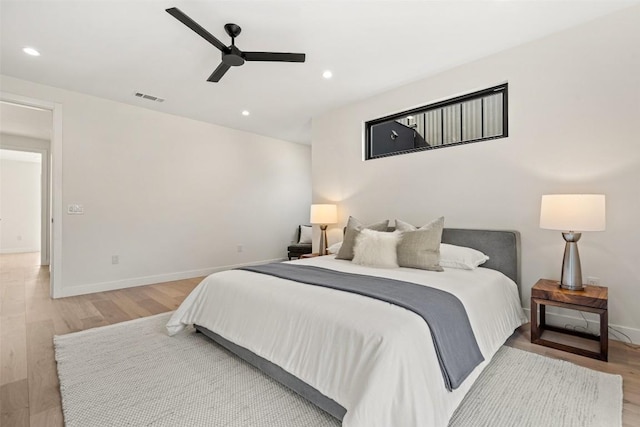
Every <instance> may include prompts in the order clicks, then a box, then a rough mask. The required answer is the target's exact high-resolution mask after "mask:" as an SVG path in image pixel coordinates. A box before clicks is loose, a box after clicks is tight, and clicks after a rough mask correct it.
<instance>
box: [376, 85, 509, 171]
mask: <svg viewBox="0 0 640 427" xmlns="http://www.w3.org/2000/svg"><path fill="white" fill-rule="evenodd" d="M495 93H502V131H503V132H502V134H500V135H494V136H487V137H481V138H476V139H471V140H467V141H458V142H452V143H448V144H440V145H433V146H427V147H417V148H412V149H410V150H400V151H394V152H391V153H385V154H378V155H376V156H372V155H371V144H372V141H371V128H372V126H375V125H378V124H380V123H384V122H388V121H392V120H397V119H402V118H405V117H407V116H411V115H417V114H423V113H427V112H429V111H432V110H439V109H443V108H444V107H448V106H451V105H456V104H458V105H460V108H462V104H463V103H464V102H467V101H472V100H474V99H481V98H484V97H486V96H488V95H492V94H495ZM508 95H509V84H508V83H503V84H500V85H497V86H493V87H490V88H487V89H482V90H479V91H476V92H472V93H468V94H466V95H460V96H456V97H454V98H450V99H446V100H444V101H439V102H435V103H433V104H427V105H423V106H420V107H416V108H412V109H411V110H406V111H402V112H400V113H396V114H392V115H389V116H385V117H381V118H379V119H374V120H370V121H368V122H365V161H366V160H373V159H380V158H384V157H390V156H398V155H401V154H409V153H415V152H420V151H427V150H434V149H437V148H445V147H455V146H458V145H465V144H472V143H474V142H481V141H490V140H493V139H500V138H507V137H508V136H509V114H508V110H509V108H508V107H509V96H508ZM440 115H441V117H442V116H444V114H442V113H441V114H440ZM441 120H443V119H441ZM463 120H464V119H463V118H462V114H461V118H460V126H462V122H463ZM461 136H462V132H461ZM442 138H444V133H443V135H442Z"/></svg>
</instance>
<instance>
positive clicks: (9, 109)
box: [0, 102, 53, 140]
mask: <svg viewBox="0 0 640 427" xmlns="http://www.w3.org/2000/svg"><path fill="white" fill-rule="evenodd" d="M52 129H53V117H52V116H51V111H49V110H43V109H41V108H34V107H26V106H22V105H16V104H13V103H9V102H0V132H2V133H8V134H11V135H19V136H27V137H31V138H38V139H46V140H50V139H51V131H52Z"/></svg>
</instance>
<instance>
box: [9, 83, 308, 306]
mask: <svg viewBox="0 0 640 427" xmlns="http://www.w3.org/2000/svg"><path fill="white" fill-rule="evenodd" d="M0 85H1V89H2V91H4V92H7V93H11V94H15V95H21V96H26V97H31V98H36V99H41V100H45V101H49V102H58V103H61V104H62V111H63V129H62V133H63V159H62V162H63V164H62V167H63V174H62V192H63V200H62V204H63V207H64V209H65V211H66V207H67V205H68V204H72V203H73V204H75V203H77V204H82V205H83V206H84V215H67V214H65V215H64V216H63V218H61V220H62V229H63V231H62V269H61V271H62V284H61V296H67V295H75V294H80V293H87V292H95V291H102V290H107V289H115V288H120V287H126V286H136V285H140V284H145V283H156V282H160V281H164V280H175V279H179V278H185V277H195V276H199V275H204V274H207V273H209V272H211V271H215V270H218V269H223V268H226V267H228V266H231V265H238V264H246V263H252V262H259V261H264V260H272V259H280V258H284V257H285V256H286V246H287V245H288V244H289V242H290V240H291V239H292V236H293V234H294V232H295V227H296V226H297V224H299V223H301V222H307V221H308V215H309V204H310V200H311V178H310V162H311V159H310V148H309V147H308V146H304V145H299V144H294V143H289V142H285V141H280V140H276V139H272V138H267V137H263V136H259V135H255V134H250V133H246V132H241V131H237V130H232V129H228V128H224V127H221V126H216V125H212V124H208V123H203V122H198V121H195V120H191V119H186V118H183V117H177V116H172V115H169V114H164V113H159V112H155V111H151V110H147V109H144V108H139V107H134V106H130V105H126V104H121V103H117V102H113V101H108V100H105V99H100V98H96V97H92V96H88V95H84V94H79V93H75V92H70V91H67V90H62V89H57V88H52V87H48V86H43V85H39V84H35V83H32V82H27V81H24V80H19V79H15V78H12V77H8V76H2V77H1V80H0ZM168 102H170V101H168ZM54 161H55V159H54ZM54 220H55V218H54ZM237 245H243V247H244V249H243V252H238V251H237ZM113 255H118V256H119V264H117V265H112V263H111V261H112V256H113Z"/></svg>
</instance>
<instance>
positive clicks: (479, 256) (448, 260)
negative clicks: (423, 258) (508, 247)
mask: <svg viewBox="0 0 640 427" xmlns="http://www.w3.org/2000/svg"><path fill="white" fill-rule="evenodd" d="M488 260H489V257H488V256H486V255H485V254H483V253H482V252H480V251H477V250H475V249H472V248H466V247H464V246H455V245H449V244H447V243H441V244H440V265H441V266H442V267H448V268H461V269H463V270H475V269H476V268H478V267H479V266H480V265H482V264H484V263H485V262H487V261H488Z"/></svg>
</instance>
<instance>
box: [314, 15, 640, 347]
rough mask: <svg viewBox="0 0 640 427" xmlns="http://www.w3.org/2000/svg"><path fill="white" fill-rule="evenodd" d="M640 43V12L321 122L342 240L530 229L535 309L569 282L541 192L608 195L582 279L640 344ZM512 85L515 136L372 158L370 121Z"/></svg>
mask: <svg viewBox="0 0 640 427" xmlns="http://www.w3.org/2000/svg"><path fill="white" fill-rule="evenodd" d="M638 40H640V7H634V8H631V9H627V10H624V11H622V12H619V13H616V14H614V15H610V16H608V17H605V18H602V19H599V20H597V21H593V22H591V23H588V24H585V25H582V26H579V27H576V28H573V29H570V30H567V31H563V32H561V33H557V34H555V35H552V36H549V37H546V38H544V39H541V40H538V41H535V42H532V43H528V44H526V45H523V46H520V47H516V48H513V49H510V50H507V51H504V52H502V53H498V54H495V55H492V56H489V57H486V58H484V59H482V60H479V61H476V62H473V63H469V64H466V65H464V66H461V67H458V68H455V69H452V70H450V71H447V72H444V73H442V74H439V75H436V76H433V77H430V78H427V79H424V80H421V81H417V82H414V83H412V84H409V85H406V86H403V87H400V88H398V89H395V90H392V91H389V92H386V93H383V94H381V95H378V96H374V97H372V98H370V99H367V100H364V101H362V102H358V103H355V104H353V105H349V106H346V107H344V108H340V109H337V110H334V111H331V112H329V113H327V114H324V115H322V116H321V117H317V118H315V119H314V120H313V148H312V163H313V166H312V169H313V193H314V197H313V198H314V202H315V203H318V202H323V201H331V202H337V203H338V204H339V206H340V208H339V210H340V217H341V218H340V219H341V224H340V225H339V226H336V227H333V229H332V230H331V236H330V243H331V242H332V241H335V240H337V239H338V238H339V237H340V227H342V225H343V224H344V223H345V222H346V219H347V217H348V215H354V216H356V217H357V218H361V219H362V220H363V221H365V222H366V221H372V222H373V221H376V220H380V219H383V218H390V219H394V218H401V219H403V220H405V221H409V222H412V223H414V224H416V225H422V224H424V223H425V222H427V221H428V220H430V219H432V218H434V217H437V216H439V215H444V216H445V220H446V226H448V227H466V228H473V227H476V228H494V229H515V230H519V231H520V232H521V233H522V273H523V275H522V277H523V284H522V288H523V292H522V301H523V305H524V306H525V307H529V298H530V287H531V286H532V285H533V284H534V283H535V282H536V281H537V279H538V278H555V279H558V278H559V275H560V268H561V263H562V253H563V248H564V241H563V240H562V237H561V235H560V232H555V231H549V230H542V229H540V228H539V227H538V220H539V211H540V197H541V195H542V194H547V193H563V192H569V193H572V192H576V193H580V192H584V193H604V194H606V197H607V216H608V218H607V230H606V231H604V232H592V233H584V234H583V237H582V240H581V241H580V243H579V247H580V252H581V259H582V266H583V276H584V277H585V278H586V277H587V276H597V277H600V278H601V280H602V284H603V285H607V286H609V318H610V322H611V323H612V324H617V325H622V326H623V327H625V328H626V329H625V330H626V331H627V332H631V333H632V334H634V338H635V339H636V341H640V311H638V303H639V302H640V262H639V261H640V227H638V219H639V218H640V187H639V184H640V138H639V137H638V135H639V133H638V118H639V117H640V55H638ZM505 81H508V82H509V137H508V138H505V139H498V140H493V141H486V142H480V143H475V144H469V145H463V146H459V147H450V148H443V149H438V150H433V151H426V152H420V153H414V154H408V155H401V156H395V157H388V158H382V159H377V160H371V161H366V162H365V161H362V159H363V149H362V147H363V143H362V138H363V136H362V134H363V123H364V122H365V121H367V120H371V119H374V118H377V117H382V116H385V115H388V114H391V113H394V112H399V111H402V110H405V109H408V108H411V107H415V106H419V105H424V104H426V103H430V102H432V101H436V100H441V99H443V98H449V97H453V96H455V95H459V94H463V93H468V92H472V91H474V90H478V89H483V88H486V87H490V86H493V85H496V84H499V83H502V82H505ZM574 315H575V312H574ZM595 326H596V325H592V327H595ZM594 330H596V331H597V329H596V328H594Z"/></svg>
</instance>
